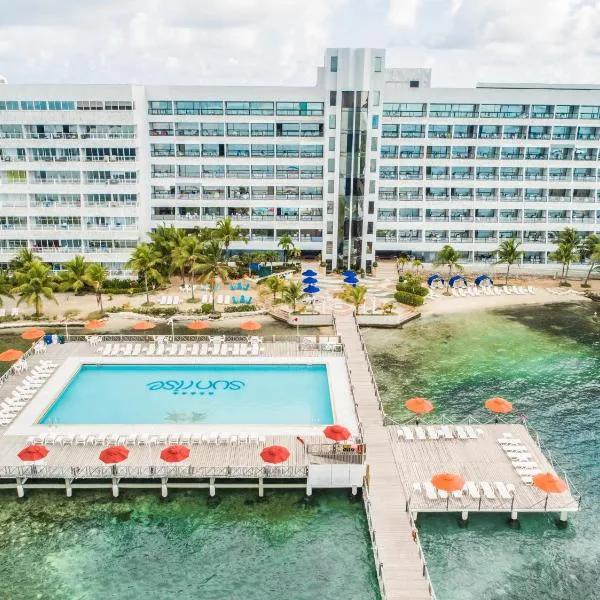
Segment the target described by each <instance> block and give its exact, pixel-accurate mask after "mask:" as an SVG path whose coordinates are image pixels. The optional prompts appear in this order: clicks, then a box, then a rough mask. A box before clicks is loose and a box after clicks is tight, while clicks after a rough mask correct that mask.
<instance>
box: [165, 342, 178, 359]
mask: <svg viewBox="0 0 600 600" xmlns="http://www.w3.org/2000/svg"><path fill="white" fill-rule="evenodd" d="M177 347H178V344H169V349H168V350H167V352H168V354H169V356H175V355H176V354H177Z"/></svg>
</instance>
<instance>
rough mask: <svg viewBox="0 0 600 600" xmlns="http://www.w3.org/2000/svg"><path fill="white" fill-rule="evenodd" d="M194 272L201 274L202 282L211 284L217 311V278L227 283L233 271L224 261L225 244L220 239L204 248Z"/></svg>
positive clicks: (192, 270) (213, 301) (193, 267)
mask: <svg viewBox="0 0 600 600" xmlns="http://www.w3.org/2000/svg"><path fill="white" fill-rule="evenodd" d="M190 271H191V272H192V273H195V274H197V275H199V277H200V281H201V282H202V283H209V284H210V291H211V295H212V307H213V312H215V284H216V282H217V279H220V280H221V281H222V282H223V283H227V280H228V278H229V275H230V274H231V272H232V269H231V267H229V266H228V265H227V263H226V262H224V261H223V246H222V245H221V243H220V241H219V240H216V239H215V240H212V241H210V242H209V243H208V244H207V245H206V246H205V248H204V250H203V252H202V254H201V255H200V256H199V257H198V262H196V263H195V264H194V265H193V266H192V267H191V269H190Z"/></svg>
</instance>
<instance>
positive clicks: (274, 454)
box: [260, 446, 290, 464]
mask: <svg viewBox="0 0 600 600" xmlns="http://www.w3.org/2000/svg"><path fill="white" fill-rule="evenodd" d="M260 457H261V458H262V459H263V460H264V461H265V462H268V463H273V464H277V463H281V462H285V461H286V460H287V459H288V458H289V457H290V451H289V450H288V449H287V448H284V447H283V446H267V447H266V448H264V449H263V450H262V452H261V453H260Z"/></svg>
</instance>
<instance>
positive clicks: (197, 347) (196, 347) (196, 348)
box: [190, 344, 200, 356]
mask: <svg viewBox="0 0 600 600" xmlns="http://www.w3.org/2000/svg"><path fill="white" fill-rule="evenodd" d="M199 350H200V344H192V350H191V352H190V354H191V355H192V356H198V351H199Z"/></svg>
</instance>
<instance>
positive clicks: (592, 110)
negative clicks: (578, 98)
mask: <svg viewBox="0 0 600 600" xmlns="http://www.w3.org/2000/svg"><path fill="white" fill-rule="evenodd" d="M579 118H580V119H600V106H582V107H581V110H580V111H579Z"/></svg>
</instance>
